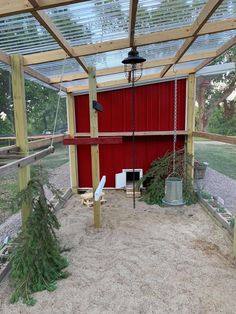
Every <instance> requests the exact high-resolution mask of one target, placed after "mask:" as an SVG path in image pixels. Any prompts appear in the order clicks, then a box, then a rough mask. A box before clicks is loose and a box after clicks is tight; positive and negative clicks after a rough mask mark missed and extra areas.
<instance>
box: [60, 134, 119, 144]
mask: <svg viewBox="0 0 236 314" xmlns="http://www.w3.org/2000/svg"><path fill="white" fill-rule="evenodd" d="M121 143H122V137H121V136H119V137H118V136H117V137H111V136H110V137H87V138H86V137H83V138H78V137H76V138H65V139H64V141H63V144H64V145H97V144H121Z"/></svg>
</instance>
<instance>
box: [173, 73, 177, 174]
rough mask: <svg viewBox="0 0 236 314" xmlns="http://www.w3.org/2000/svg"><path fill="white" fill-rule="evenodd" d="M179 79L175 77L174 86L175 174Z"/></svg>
mask: <svg viewBox="0 0 236 314" xmlns="http://www.w3.org/2000/svg"><path fill="white" fill-rule="evenodd" d="M177 87H178V86H177V77H176V76H175V86H174V136H173V172H175V162H176V140H177V100H178V89H177Z"/></svg>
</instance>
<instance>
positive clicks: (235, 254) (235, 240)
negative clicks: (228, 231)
mask: <svg viewBox="0 0 236 314" xmlns="http://www.w3.org/2000/svg"><path fill="white" fill-rule="evenodd" d="M233 237H234V240H233V241H234V242H233V256H234V258H236V215H234V235H233Z"/></svg>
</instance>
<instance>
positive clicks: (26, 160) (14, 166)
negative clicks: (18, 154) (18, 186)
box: [0, 147, 54, 175]
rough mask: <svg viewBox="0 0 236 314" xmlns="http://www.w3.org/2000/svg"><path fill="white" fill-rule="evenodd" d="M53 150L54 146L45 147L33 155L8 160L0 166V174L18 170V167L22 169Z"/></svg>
mask: <svg viewBox="0 0 236 314" xmlns="http://www.w3.org/2000/svg"><path fill="white" fill-rule="evenodd" d="M53 152H54V148H53V147H48V148H46V149H44V150H42V151H40V152H37V153H35V154H33V155H30V156H26V157H23V158H21V159H20V160H16V161H13V162H10V163H8V164H7V165H4V166H2V167H0V174H1V175H6V174H9V173H12V172H13V171H14V170H19V169H20V170H23V169H25V168H28V167H26V166H28V165H30V164H32V163H34V162H36V161H38V160H40V159H42V158H43V157H45V156H47V155H49V154H51V153H53Z"/></svg>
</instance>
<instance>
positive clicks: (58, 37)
mask: <svg viewBox="0 0 236 314" xmlns="http://www.w3.org/2000/svg"><path fill="white" fill-rule="evenodd" d="M29 2H30V3H31V5H32V6H33V7H34V8H37V7H39V0H29ZM31 13H32V15H33V16H34V17H35V18H36V19H37V20H38V22H39V23H40V24H41V25H42V26H43V27H44V28H45V29H46V30H47V31H48V33H49V34H50V35H51V36H52V37H53V38H54V39H55V41H56V42H57V43H58V44H59V45H60V46H61V48H62V49H63V50H64V51H65V52H66V54H68V56H70V57H71V58H74V57H75V59H76V61H77V62H78V63H79V64H80V65H81V67H82V68H83V69H84V71H85V72H88V70H87V65H86V62H85V61H84V60H82V59H80V58H79V57H76V56H75V55H74V52H73V48H72V47H71V46H70V44H69V43H68V41H67V40H66V39H65V37H64V36H63V35H62V33H61V32H60V31H59V29H58V28H57V27H56V25H55V24H54V23H53V22H52V20H51V19H50V17H49V16H48V15H47V14H46V13H45V12H42V11H33V12H31Z"/></svg>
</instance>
